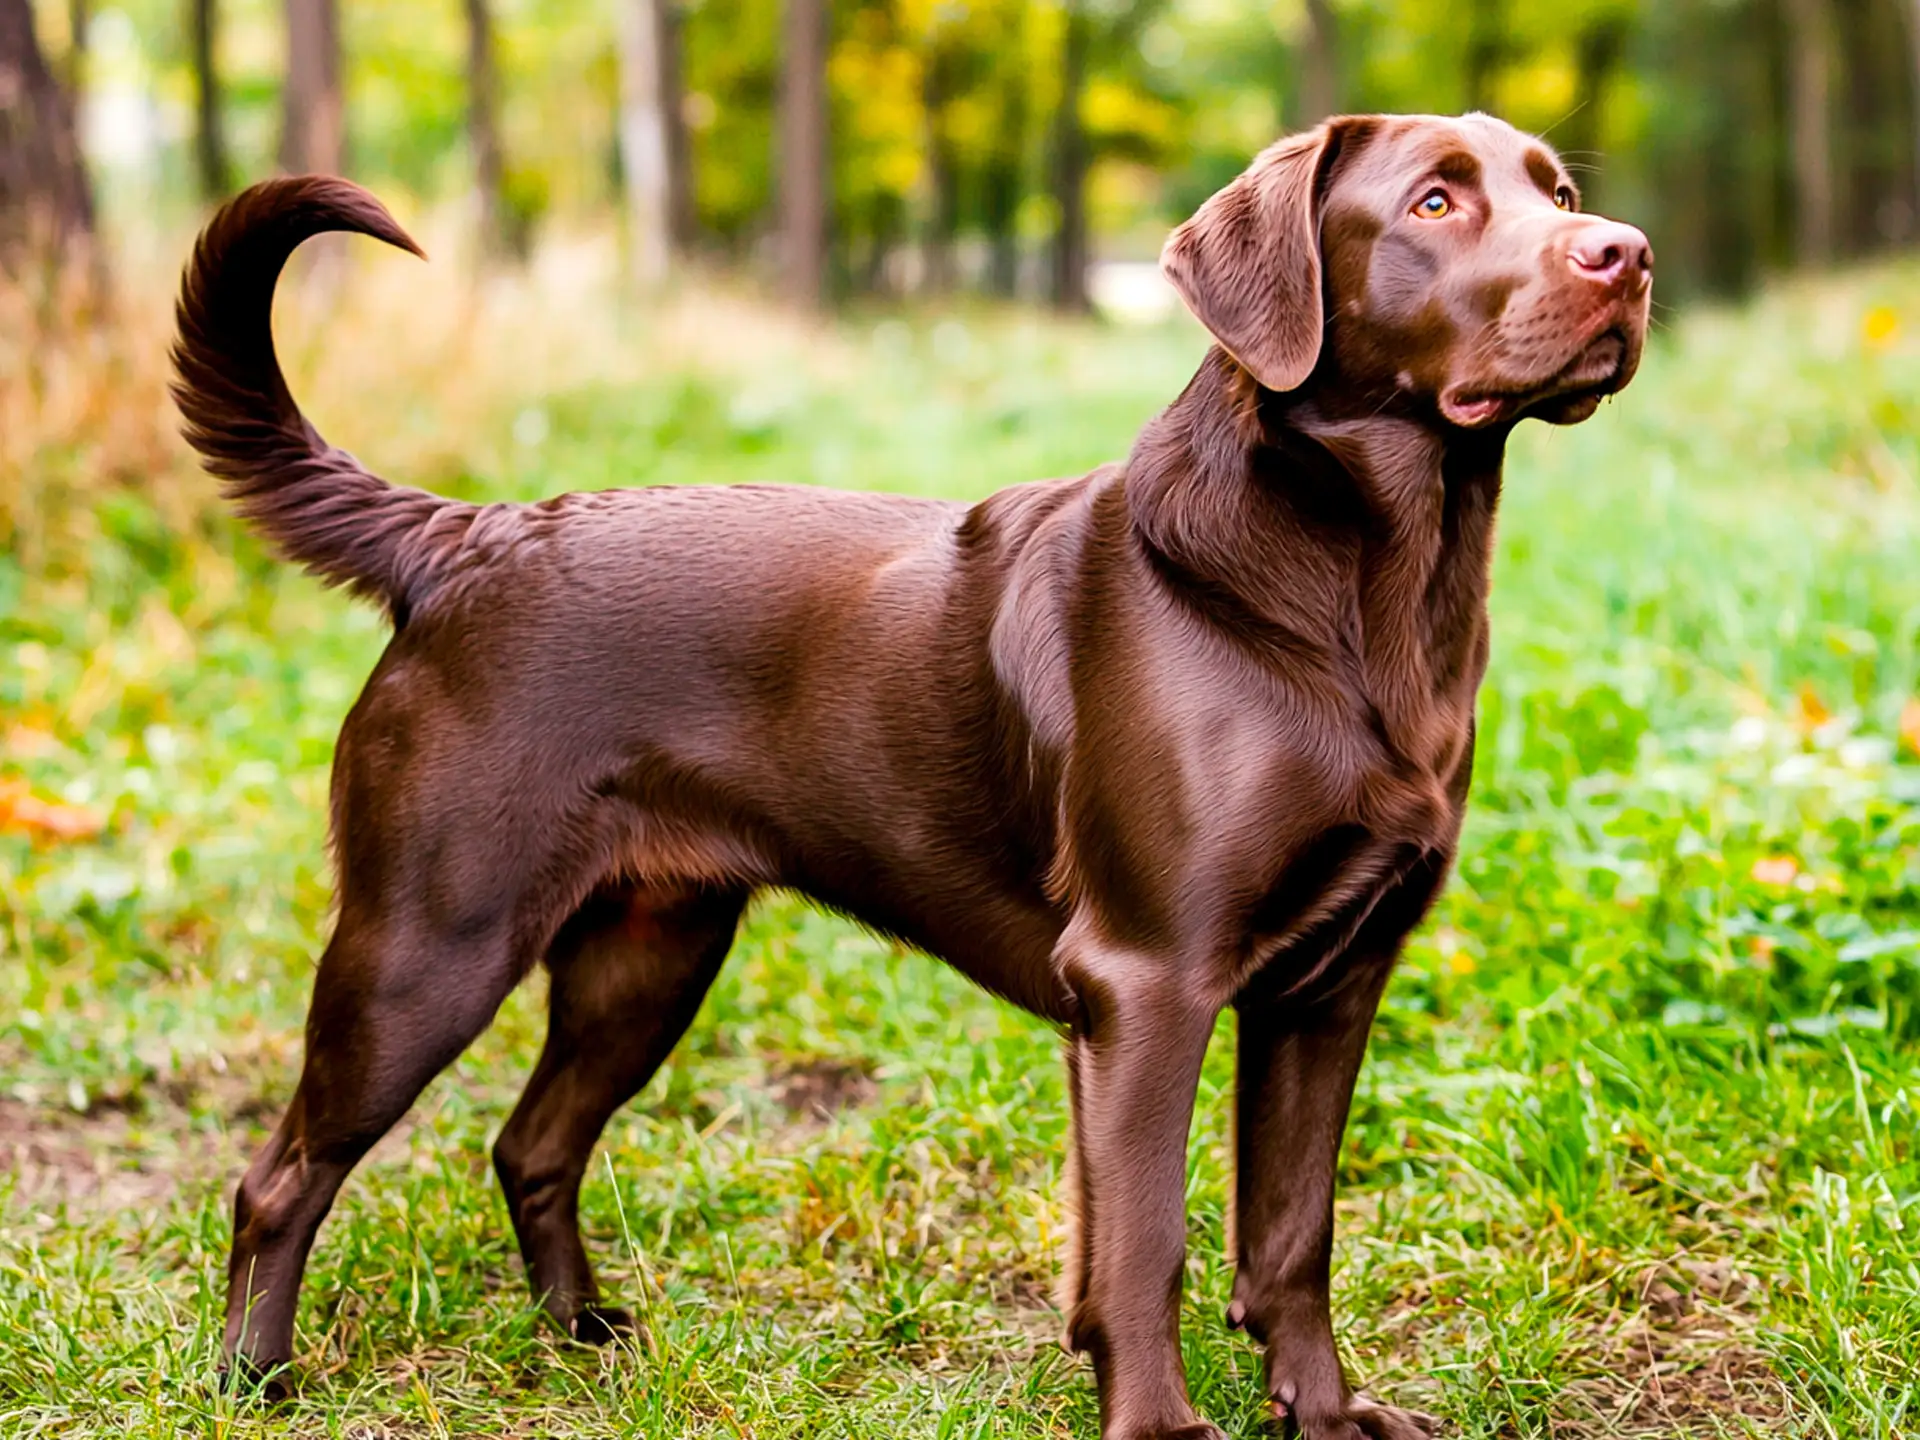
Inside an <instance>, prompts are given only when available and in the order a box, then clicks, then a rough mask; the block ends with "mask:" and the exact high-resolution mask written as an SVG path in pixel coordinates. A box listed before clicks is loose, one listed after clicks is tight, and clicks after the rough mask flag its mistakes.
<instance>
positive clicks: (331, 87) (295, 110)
mask: <svg viewBox="0 0 1920 1440" xmlns="http://www.w3.org/2000/svg"><path fill="white" fill-rule="evenodd" d="M286 3H287V11H286V13H287V81H286V90H285V96H284V99H285V118H284V120H283V122H282V127H281V131H280V168H281V169H283V170H285V171H287V172H288V173H289V174H295V175H300V174H309V173H312V174H327V175H337V174H339V173H340V170H341V167H342V165H343V164H344V163H345V159H346V106H345V102H344V99H343V97H342V94H341V88H340V11H339V7H338V4H337V3H336V0H286Z"/></svg>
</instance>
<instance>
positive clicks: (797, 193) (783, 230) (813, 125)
mask: <svg viewBox="0 0 1920 1440" xmlns="http://www.w3.org/2000/svg"><path fill="white" fill-rule="evenodd" d="M827 3H828V0H786V7H787V9H786V62H785V65H784V68H783V73H782V78H781V87H780V135H779V138H778V140H777V142H776V148H777V155H776V162H777V163H776V165H775V173H776V174H778V175H779V177H780V242H781V267H780V268H781V272H782V275H781V278H782V282H783V283H782V287H781V288H782V289H783V290H784V292H785V294H786V296H787V298H788V299H789V300H791V301H792V302H793V303H794V304H796V305H799V306H802V307H804V308H806V309H810V310H812V309H818V308H819V307H820V306H821V305H823V304H824V303H825V301H826V288H827V287H826V279H827V223H828V210H827V206H828V186H829V180H830V174H831V172H830V170H829V164H828V161H829V156H828V151H827V48H828V43H829V35H828V15H827Z"/></svg>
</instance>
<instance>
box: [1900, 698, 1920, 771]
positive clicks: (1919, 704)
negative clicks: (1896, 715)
mask: <svg viewBox="0 0 1920 1440" xmlns="http://www.w3.org/2000/svg"><path fill="white" fill-rule="evenodd" d="M1898 733H1899V736H1900V748H1901V749H1902V750H1905V751H1906V752H1907V753H1908V754H1909V755H1911V756H1913V757H1914V759H1916V760H1920V700H1909V701H1907V703H1906V707H1905V708H1904V709H1902V710H1901V712H1900V726H1899V731H1898Z"/></svg>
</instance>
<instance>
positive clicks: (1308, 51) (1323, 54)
mask: <svg viewBox="0 0 1920 1440" xmlns="http://www.w3.org/2000/svg"><path fill="white" fill-rule="evenodd" d="M1344 91H1345V87H1344V86H1343V85H1342V84H1341V83H1340V17H1339V16H1337V15H1335V14H1334V13H1333V6H1332V4H1331V3H1330V0H1307V8H1306V23H1305V33H1304V35H1303V36H1302V44H1301V46H1300V113H1299V114H1298V115H1297V116H1295V117H1294V118H1295V120H1296V122H1297V128H1299V129H1302V130H1304V129H1306V128H1307V127H1308V126H1311V125H1317V124H1318V123H1319V122H1320V121H1322V120H1324V119H1326V118H1327V116H1329V115H1337V114H1338V113H1339V112H1340V110H1341V108H1342V104H1343V95H1344Z"/></svg>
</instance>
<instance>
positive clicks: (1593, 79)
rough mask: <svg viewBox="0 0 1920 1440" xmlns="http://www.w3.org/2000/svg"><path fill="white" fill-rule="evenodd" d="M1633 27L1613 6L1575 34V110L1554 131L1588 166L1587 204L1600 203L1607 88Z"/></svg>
mask: <svg viewBox="0 0 1920 1440" xmlns="http://www.w3.org/2000/svg"><path fill="white" fill-rule="evenodd" d="M1631 29H1632V21H1631V19H1630V17H1629V14H1628V12H1626V11H1623V10H1618V9H1614V8H1612V7H1611V6H1608V7H1604V8H1601V9H1598V10H1596V11H1595V12H1594V13H1593V14H1590V15H1589V16H1588V17H1587V19H1586V21H1585V23H1584V24H1582V25H1581V26H1580V29H1579V30H1578V32H1577V33H1576V34H1575V36H1574V41H1573V113H1572V114H1570V115H1568V116H1567V118H1566V119H1565V121H1563V122H1562V123H1561V125H1560V128H1559V130H1558V132H1557V134H1556V135H1555V137H1554V138H1555V139H1557V140H1558V141H1559V145H1560V153H1561V154H1562V155H1563V156H1565V157H1566V158H1567V159H1568V160H1569V161H1571V162H1573V163H1574V165H1575V166H1576V167H1580V168H1585V169H1586V173H1585V174H1584V175H1583V176H1582V177H1581V190H1582V191H1583V192H1584V193H1585V196H1586V201H1587V204H1588V206H1589V207H1591V208H1594V209H1598V208H1599V195H1600V187H1601V184H1602V179H1603V176H1604V173H1605V172H1604V171H1603V170H1602V168H1601V165H1600V159H1601V156H1600V144H1601V141H1602V139H1603V138H1604V137H1605V135H1606V101H1607V91H1608V89H1609V87H1610V86H1611V85H1612V84H1613V77H1614V75H1615V73H1616V72H1617V71H1618V70H1619V68H1620V61H1621V59H1622V58H1623V57H1624V55H1625V54H1626V48H1627V38H1628V35H1629V33H1630V32H1631Z"/></svg>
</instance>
